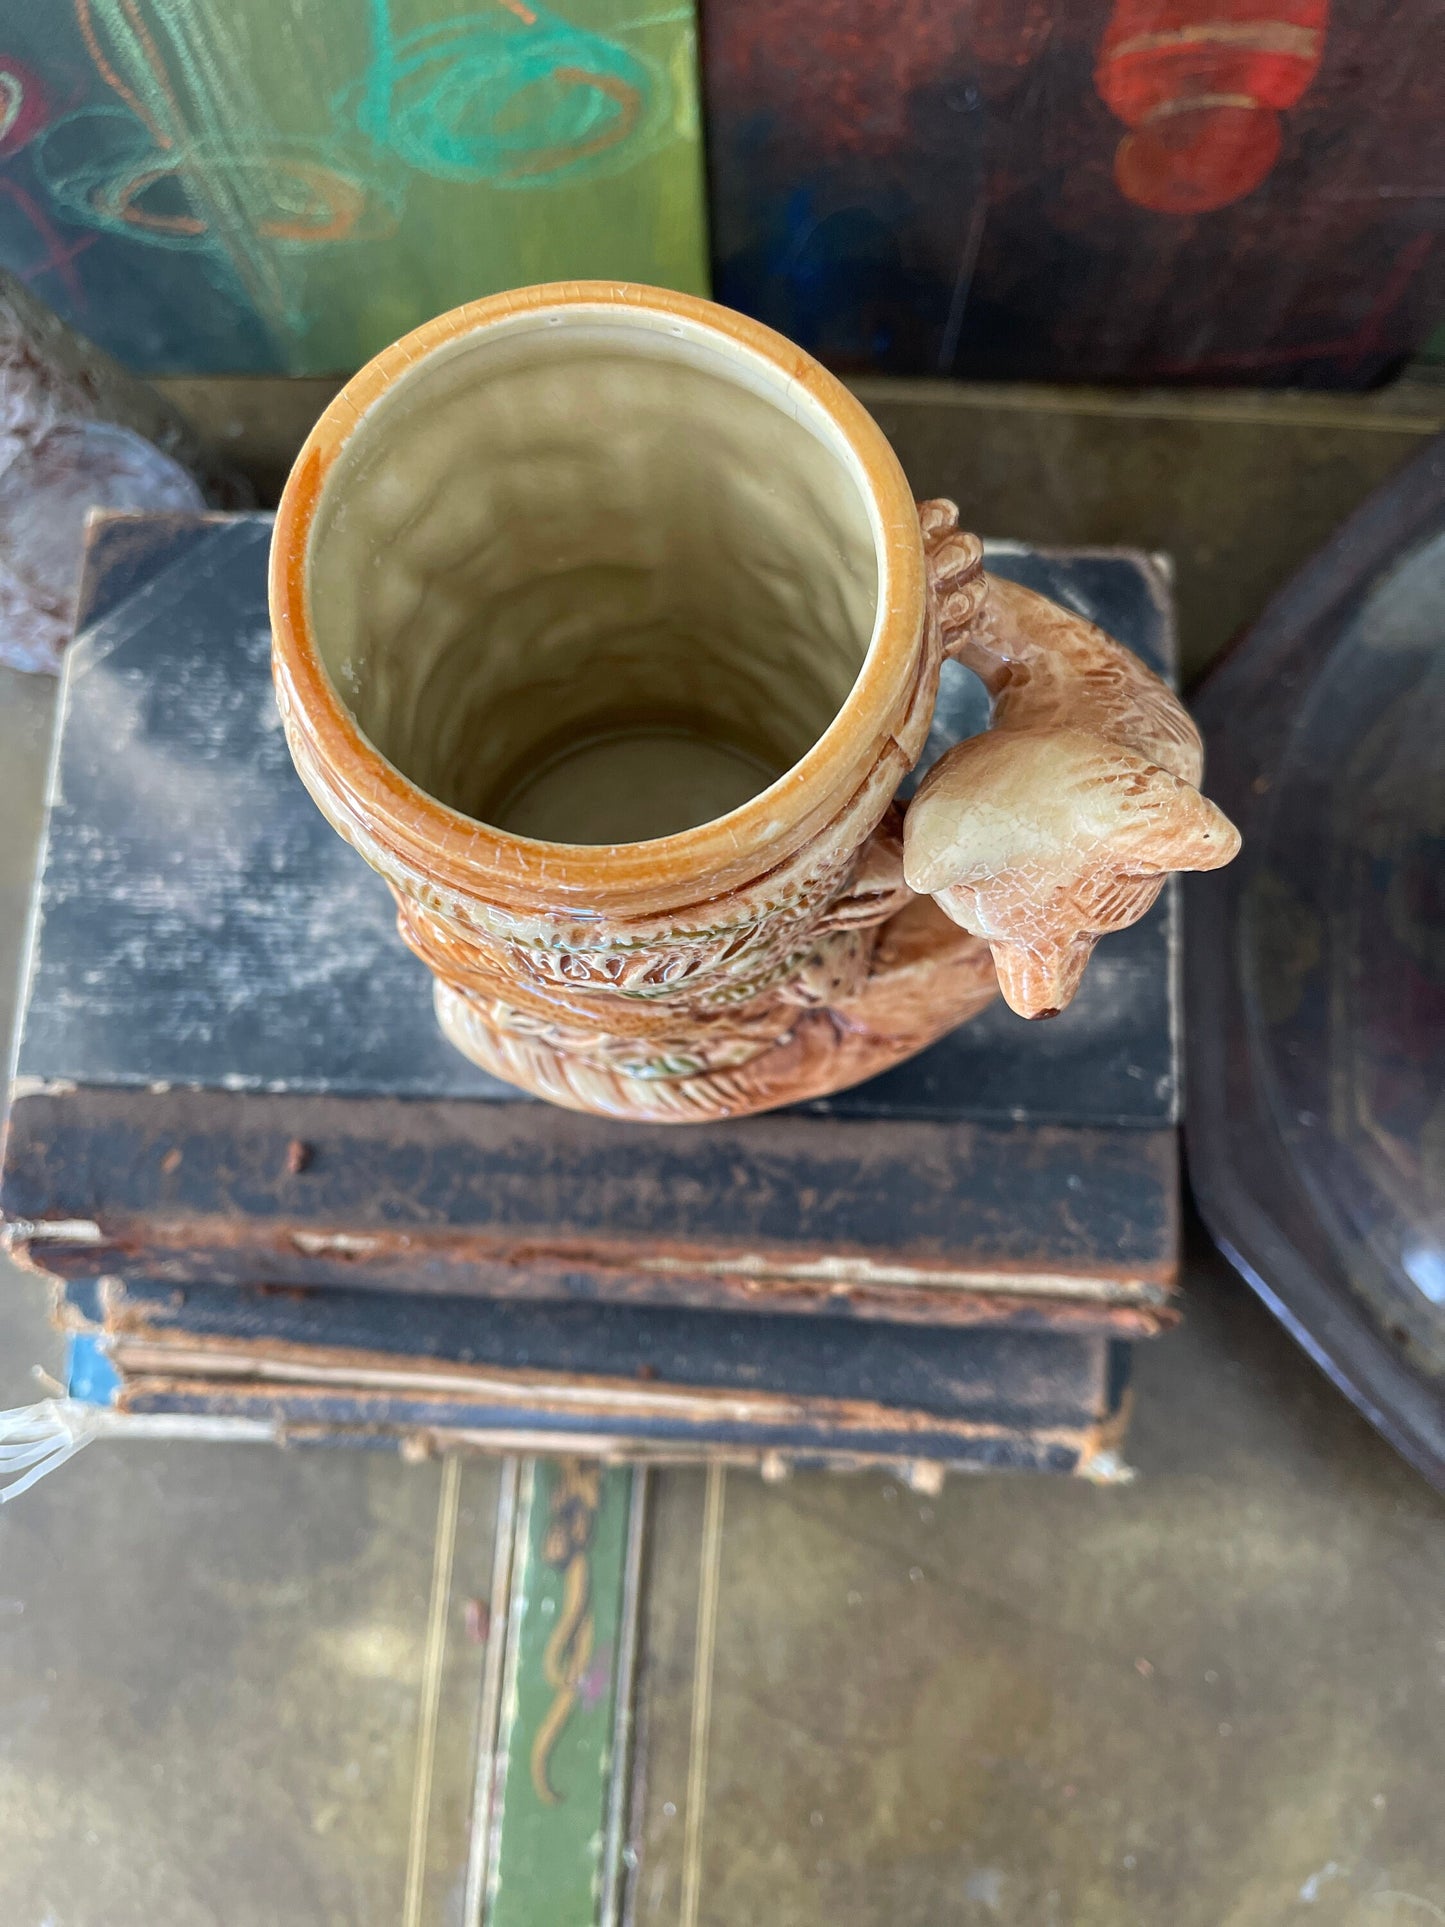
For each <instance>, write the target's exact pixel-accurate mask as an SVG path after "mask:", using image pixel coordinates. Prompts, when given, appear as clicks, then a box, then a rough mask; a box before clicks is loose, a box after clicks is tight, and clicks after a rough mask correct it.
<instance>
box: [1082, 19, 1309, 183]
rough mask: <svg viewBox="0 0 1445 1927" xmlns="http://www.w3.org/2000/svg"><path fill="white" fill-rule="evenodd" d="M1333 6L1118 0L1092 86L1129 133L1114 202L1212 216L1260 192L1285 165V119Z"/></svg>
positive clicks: (1119, 157)
mask: <svg viewBox="0 0 1445 1927" xmlns="http://www.w3.org/2000/svg"><path fill="white" fill-rule="evenodd" d="M1328 15H1329V5H1328V0H1292V3H1289V0H1286V3H1285V4H1281V3H1280V0H1263V4H1260V0H1224V3H1223V4H1219V0H1115V6H1114V11H1113V13H1112V15H1111V16H1110V19H1109V24H1108V26H1107V28H1106V29H1105V31H1104V39H1103V43H1102V45H1101V46H1100V48H1099V64H1098V66H1097V67H1096V69H1095V70H1094V79H1095V83H1096V85H1097V86H1098V89H1099V94H1100V97H1101V99H1102V100H1103V101H1104V103H1105V105H1106V106H1108V107H1109V109H1110V110H1111V111H1112V112H1113V113H1115V114H1117V115H1118V117H1119V119H1120V120H1121V121H1123V123H1124V125H1125V126H1126V127H1127V128H1129V129H1130V131H1129V133H1127V134H1126V135H1125V136H1124V138H1123V140H1121V141H1120V143H1119V146H1118V149H1117V151H1116V152H1115V155H1114V179H1115V181H1116V182H1117V183H1118V186H1119V192H1120V193H1121V194H1123V195H1125V196H1127V198H1128V199H1129V200H1131V201H1133V202H1135V203H1136V204H1137V205H1138V206H1140V207H1149V208H1153V209H1155V211H1156V212H1158V213H1160V214H1205V213H1208V212H1209V211H1210V210H1211V209H1212V208H1217V207H1227V206H1228V205H1229V203H1230V202H1231V201H1237V200H1239V199H1240V197H1241V196H1242V195H1245V194H1251V193H1253V192H1254V190H1255V188H1257V187H1258V186H1259V185H1260V183H1261V182H1262V181H1263V180H1264V179H1265V177H1266V176H1267V175H1268V173H1269V171H1270V169H1271V168H1272V167H1273V166H1274V164H1275V162H1276V161H1277V160H1278V159H1279V152H1280V138H1281V137H1280V119H1279V117H1280V114H1281V113H1282V112H1283V111H1284V109H1285V108H1287V107H1293V106H1294V105H1295V103H1296V101H1298V100H1299V98H1300V96H1301V95H1302V94H1303V93H1304V91H1305V89H1306V88H1307V87H1308V86H1309V84H1310V82H1311V81H1312V80H1313V79H1314V77H1315V74H1316V73H1317V72H1318V70H1319V64H1320V56H1321V54H1322V52H1323V50H1324V41H1325V27H1326V23H1327V20H1328Z"/></svg>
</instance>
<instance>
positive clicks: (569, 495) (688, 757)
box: [307, 308, 880, 844]
mask: <svg viewBox="0 0 1445 1927" xmlns="http://www.w3.org/2000/svg"><path fill="white" fill-rule="evenodd" d="M307 579H308V590H309V595H308V600H309V603H310V606H311V609H312V612H313V623H314V634H315V641H316V646H317V649H318V651H319V654H320V657H321V660H322V662H323V664H324V666H325V669H326V671H327V674H328V676H329V678H330V681H331V683H332V685H333V687H334V689H335V690H336V692H337V694H338V696H339V697H340V699H341V701H342V702H343V703H344V704H345V706H346V707H347V708H348V709H349V710H350V712H351V715H352V717H353V718H354V721H355V723H356V725H357V727H358V728H359V729H360V731H361V732H362V734H363V735H364V736H365V737H366V738H367V739H368V741H369V742H370V743H371V745H372V746H373V748H374V749H375V750H377V751H378V752H379V753H380V754H381V755H382V756H383V757H384V758H385V759H386V760H387V761H388V762H390V763H391V764H392V765H393V766H394V767H395V768H396V769H397V770H398V771H400V772H401V774H402V775H403V776H405V777H406V778H408V779H409V781H410V782H412V783H413V784H415V785H416V786H417V787H418V788H419V789H421V790H423V791H425V792H426V793H427V794H428V795H430V796H431V797H433V798H435V799H436V800H437V801H438V802H441V803H443V804H445V805H447V806H448V807H449V808H451V809H453V810H456V811H458V812H460V813H462V814H463V815H466V816H469V817H472V818H474V819H476V820H478V821H480V822H483V823H486V824H488V825H490V826H492V827H493V828H495V829H499V830H501V831H504V832H507V833H509V834H510V835H513V836H518V837H526V838H532V839H540V840H543V841H547V842H554V843H564V844H604V843H610V844H618V843H631V842H638V841H646V840H650V839H652V838H656V837H661V836H668V835H672V834H675V833H677V832H679V831H684V830H687V829H690V828H692V827H694V826H695V825H698V824H701V823H705V822H709V821H712V820H714V819H716V818H718V817H721V816H723V815H725V814H727V813H728V812H730V811H732V810H734V809H736V808H738V807H740V806H741V805H743V804H744V803H746V802H747V801H748V800H749V799H750V798H753V797H756V796H757V795H759V794H760V793H761V792H763V791H764V790H766V789H767V788H768V787H769V786H770V785H771V784H772V783H773V782H774V781H775V780H776V779H777V778H779V777H780V776H782V775H783V774H784V773H785V772H786V771H788V770H789V769H790V768H792V767H793V766H794V765H796V764H797V763H798V762H799V761H800V760H801V759H802V758H803V757H804V756H805V755H807V753H808V752H809V750H810V749H812V748H813V746H814V745H815V744H816V743H817V742H818V740H819V738H820V737H821V736H822V735H823V734H824V732H825V731H826V730H827V729H828V727H829V725H830V723H832V721H833V719H834V718H835V717H836V716H837V714H838V712H839V710H840V709H841V708H842V706H843V704H844V703H845V702H846V700H847V698H848V695H849V692H850V690H851V689H852V688H853V686H854V683H855V681H856V680H857V678H858V675H859V671H860V669H861V668H862V666H863V663H864V660H865V657H866V656H867V654H868V651H869V646H870V642H871V641H872V639H873V636H874V633H875V630H876V628H877V626H878V623H879V600H880V597H879V580H880V534H879V522H878V514H877V509H876V504H875V503H874V502H873V499H872V496H871V494H870V490H869V487H868V482H867V476H866V473H865V471H864V469H863V467H862V465H861V464H860V461H859V459H858V456H857V454H856V453H855V451H854V449H853V447H852V446H851V444H850V443H849V441H848V440H847V439H846V438H845V436H844V435H843V433H842V432H841V431H840V429H839V428H838V426H837V424H836V422H835V421H834V419H833V418H832V416H830V414H829V413H828V411H827V410H825V409H824V408H822V407H821V406H820V405H819V404H818V403H817V402H816V401H815V400H814V399H813V398H812V397H811V396H810V395H809V394H808V393H806V392H805V391H804V390H803V389H802V388H801V387H800V386H799V385H798V384H796V383H794V382H793V381H792V380H791V379H790V378H789V376H788V374H787V372H786V370H784V369H782V368H780V367H777V366H774V365H772V364H769V363H767V362H766V361H764V360H762V359H761V358H759V357H756V356H752V355H749V354H747V353H746V352H744V351H742V350H741V349H739V347H738V345H737V344H736V343H735V342H734V341H731V340H730V339H729V338H728V337H727V336H726V335H724V334H722V333H720V332H715V331H711V330H709V329H706V328H701V327H698V326H697V325H689V326H684V325H682V324H681V323H680V322H672V323H669V322H668V321H667V320H666V319H665V318H664V317H661V316H658V315H656V314H646V313H644V314H639V315H632V314H627V313H623V314H621V315H617V316H609V315H607V314H605V313H600V312H598V311H597V310H595V309H592V310H588V309H580V310H578V309H571V310H569V309H567V308H560V309H558V310H557V311H554V312H548V311H547V310H545V309H543V310H540V311H537V312H534V313H532V314H530V315H528V316H527V317H524V318H523V321H522V322H520V323H518V324H516V325H512V326H509V327H507V326H504V327H500V328H498V327H490V328H489V327H483V328H479V329H476V330H474V331H472V332H469V333H462V334H461V335H459V336H457V337H455V338H453V339H451V340H449V341H447V342H445V343H443V344H442V345H441V346H439V347H437V348H434V349H432V350H431V352H430V353H428V354H426V355H424V356H423V357H422V358H421V359H419V360H418V361H416V362H414V363H413V364H412V365H411V366H409V367H407V368H406V369H405V370H404V371H403V372H402V373H401V374H400V375H399V376H398V377H397V378H396V379H395V380H394V381H393V382H392V383H391V384H390V385H389V386H388V387H387V388H386V390H385V391H384V392H383V393H382V394H381V395H380V396H379V398H378V399H376V400H375V401H374V402H372V404H371V405H370V406H369V407H368V408H367V409H366V410H365V412H364V413H363V414H362V416H361V418H360V420H359V421H358V422H357V424H356V425H355V427H354V428H353V429H352V430H351V432H350V433H349V434H348V435H347V437H346V440H345V444H344V446H343V447H342V449H341V451H340V453H339V454H338V456H337V458H336V460H335V462H334V463H333V465H332V467H331V469H330V472H329V473H328V475H327V477H326V481H325V485H324V488H323V490H322V493H321V498H320V500H319V502H318V504H317V509H316V514H315V519H314V522H313V524H312V527H311V530H310V534H309V541H308V550H307Z"/></svg>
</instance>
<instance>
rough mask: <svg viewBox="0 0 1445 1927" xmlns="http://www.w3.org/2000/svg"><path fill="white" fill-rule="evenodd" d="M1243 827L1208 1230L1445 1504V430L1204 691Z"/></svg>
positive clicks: (1226, 964)
mask: <svg viewBox="0 0 1445 1927" xmlns="http://www.w3.org/2000/svg"><path fill="white" fill-rule="evenodd" d="M1195 713H1196V715H1197V717H1198V719H1199V722H1200V724H1201V726H1202V727H1203V730H1204V733H1205V738H1206V741H1207V744H1208V749H1209V757H1210V760H1209V766H1208V784H1209V792H1210V794H1211V795H1212V796H1214V797H1215V798H1216V799H1217V800H1218V801H1219V802H1220V804H1221V805H1222V806H1223V807H1224V808H1225V809H1226V810H1227V811H1228V812H1229V813H1230V815H1231V816H1233V817H1234V819H1235V821H1236V822H1237V823H1238V824H1239V827H1240V829H1241V830H1242V831H1243V833H1244V850H1243V853H1242V855H1241V856H1240V858H1239V859H1238V860H1237V861H1236V863H1235V864H1234V865H1233V866H1232V867H1231V868H1229V869H1228V870H1224V871H1221V872H1217V873H1215V874H1214V875H1211V876H1202V877H1192V878H1190V879H1189V888H1188V890H1187V891H1186V896H1185V904H1186V945H1185V958H1186V1012H1187V1025H1186V1032H1187V1037H1186V1043H1187V1070H1188V1086H1187V1100H1186V1140H1187V1146H1188V1156H1189V1174H1190V1181H1191V1184H1192V1186H1193V1190H1194V1194H1195V1197H1196V1199H1197V1201H1198V1204H1199V1208H1200V1211H1201V1212H1202V1213H1203V1216H1204V1218H1205V1221H1206V1222H1207V1224H1208V1226H1209V1228H1210V1231H1211V1232H1212V1234H1213V1236H1214V1237H1215V1239H1216V1241H1217V1242H1218V1243H1219V1245H1220V1247H1221V1248H1222V1249H1223V1250H1224V1252H1225V1253H1226V1255H1227V1256H1228V1257H1229V1258H1230V1259H1231V1260H1232V1262H1233V1263H1234V1264H1235V1265H1236V1267H1237V1268H1238V1269H1239V1271H1240V1272H1241V1273H1242V1274H1243V1275H1244V1276H1245V1277H1246V1278H1247V1279H1248V1280H1249V1282H1250V1283H1251V1284H1252V1285H1253V1286H1254V1288H1255V1289H1256V1290H1257V1291H1258V1292H1259V1293H1260V1295H1261V1296H1262V1297H1263V1298H1264V1299H1265V1301H1266V1302H1267V1303H1268V1304H1269V1305H1270V1306H1271V1308H1272V1309H1273V1310H1274V1311H1275V1312H1276V1313H1277V1314H1278V1315H1279V1317H1280V1318H1281V1319H1282V1320H1283V1321H1284V1323H1285V1324H1286V1325H1287V1326H1288V1327H1289V1328H1290V1330H1291V1331H1292V1332H1293V1333H1294V1334H1295V1336H1296V1337H1297V1338H1298V1339H1299V1341H1300V1342H1301V1343H1302V1344H1303V1345H1304V1346H1305V1348H1306V1349H1307V1350H1308V1351H1309V1353H1310V1354H1311V1356H1312V1357H1314V1358H1315V1359H1316V1360H1317V1361H1318V1363H1319V1364H1320V1365H1321V1366H1322V1367H1323V1368H1324V1369H1325V1371H1327V1372H1328V1373H1329V1375H1330V1376H1331V1377H1332V1378H1333V1379H1334V1380H1335V1381H1336V1383H1337V1384H1339V1385H1340V1386H1341V1387H1342V1388H1343V1390H1344V1391H1346V1392H1347V1393H1348V1394H1349V1396H1350V1397H1351V1398H1352V1399H1353V1400H1354V1401H1355V1403H1356V1404H1357V1405H1358V1406H1359V1407H1360V1409H1361V1410H1362V1411H1363V1412H1364V1413H1365V1414H1366V1416H1367V1417H1369V1418H1370V1419H1371V1420H1372V1421H1373V1422H1374V1424H1376V1425H1377V1426H1378V1427H1379V1429H1380V1430H1381V1431H1382V1432H1383V1433H1384V1434H1385V1436H1386V1437H1387V1438H1389V1439H1390V1440H1391V1441H1392V1442H1393V1443H1394V1444H1395V1445H1396V1446H1397V1447H1398V1448H1399V1450H1400V1451H1401V1452H1403V1453H1404V1454H1405V1455H1406V1457H1407V1458H1409V1459H1410V1460H1411V1461H1412V1462H1413V1463H1414V1464H1415V1465H1417V1466H1418V1467H1419V1468H1420V1470H1421V1471H1422V1472H1424V1473H1425V1474H1426V1476H1427V1477H1428V1478H1430V1479H1431V1480H1432V1481H1433V1482H1434V1483H1435V1484H1436V1485H1439V1486H1441V1487H1445V437H1442V438H1441V439H1440V440H1437V441H1435V442H1432V443H1431V444H1430V446H1429V447H1428V448H1427V449H1426V451H1425V452H1424V453H1423V454H1422V455H1421V456H1420V457H1419V458H1418V459H1416V460H1415V461H1414V462H1412V463H1411V464H1410V465H1409V466H1408V467H1407V468H1405V469H1404V470H1403V471H1402V472H1401V473H1400V474H1399V475H1397V476H1396V477H1395V478H1394V479H1393V480H1392V481H1391V482H1389V483H1388V484H1386V486H1385V487H1384V488H1382V489H1380V490H1379V491H1377V493H1376V494H1375V495H1373V496H1372V497H1371V498H1370V499H1369V501H1368V502H1366V503H1365V505H1364V506H1363V507H1362V508H1361V509H1360V510H1359V511H1358V512H1357V513H1356V514H1355V515H1354V516H1352V517H1351V519H1350V520H1349V521H1348V522H1347V523H1346V524H1345V525H1344V527H1343V528H1342V529H1341V530H1340V531H1339V532H1338V534H1336V535H1335V536H1334V538H1333V539H1332V540H1331V541H1330V543H1329V544H1328V545H1327V547H1326V548H1324V549H1323V550H1322V551H1321V552H1320V554H1319V555H1317V556H1316V557H1315V558H1314V560H1313V561H1312V562H1310V563H1309V565H1308V566H1307V567H1306V568H1305V569H1304V570H1303V572H1302V573H1301V574H1300V575H1299V576H1298V577H1296V579H1295V581H1294V582H1293V583H1292V584H1291V585H1290V586H1289V587H1288V588H1287V589H1286V590H1285V591H1284V592H1283V593H1282V594H1281V595H1280V596H1279V597H1278V598H1277V599H1276V600H1275V602H1274V603H1273V604H1272V605H1271V606H1270V607H1269V609H1268V610H1267V611H1266V612H1265V614H1264V615H1263V617H1262V618H1261V619H1260V621H1259V622H1258V623H1257V624H1256V625H1255V626H1254V628H1252V629H1251V630H1250V631H1249V632H1248V633H1247V634H1246V635H1245V636H1244V637H1243V638H1242V639H1241V640H1240V641H1239V643H1237V644H1236V645H1235V647H1234V648H1233V650H1232V651H1231V652H1230V654H1229V655H1228V657H1227V658H1226V659H1225V660H1224V661H1223V663H1221V664H1220V666H1219V667H1218V668H1217V669H1216V670H1215V671H1214V672H1213V673H1212V674H1211V675H1210V677H1209V679H1208V680H1207V682H1206V683H1205V684H1204V686H1203V688H1202V690H1201V691H1200V692H1199V695H1198V700H1197V702H1196V705H1195Z"/></svg>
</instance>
